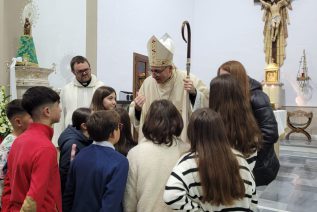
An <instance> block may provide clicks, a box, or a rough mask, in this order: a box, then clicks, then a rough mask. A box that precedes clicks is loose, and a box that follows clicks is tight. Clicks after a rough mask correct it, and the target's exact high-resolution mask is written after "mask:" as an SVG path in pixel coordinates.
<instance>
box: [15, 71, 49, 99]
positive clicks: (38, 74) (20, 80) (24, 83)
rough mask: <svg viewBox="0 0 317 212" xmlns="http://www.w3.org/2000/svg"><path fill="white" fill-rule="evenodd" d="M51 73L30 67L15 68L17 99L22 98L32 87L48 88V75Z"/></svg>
mask: <svg viewBox="0 0 317 212" xmlns="http://www.w3.org/2000/svg"><path fill="white" fill-rule="evenodd" d="M52 72H53V70H52V69H47V68H39V67H31V66H16V67H15V74H16V86H17V97H18V98H22V95H23V94H24V92H25V91H26V90H27V89H29V88H31V87H34V86H45V87H50V85H49V82H48V75H50V74H51V73H52Z"/></svg>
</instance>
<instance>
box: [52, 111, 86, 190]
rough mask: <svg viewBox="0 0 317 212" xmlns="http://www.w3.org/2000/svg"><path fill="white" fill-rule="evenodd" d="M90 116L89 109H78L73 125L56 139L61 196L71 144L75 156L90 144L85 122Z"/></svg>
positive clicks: (73, 118) (74, 115)
mask: <svg viewBox="0 0 317 212" xmlns="http://www.w3.org/2000/svg"><path fill="white" fill-rule="evenodd" d="M90 114H91V110H90V109H89V108H84V107H81V108H78V109H77V110H75V111H74V113H73V115H72V123H73V125H69V126H68V127H67V128H66V129H65V130H64V131H63V132H62V134H61V136H60V137H59V139H58V146H59V150H60V156H59V173H60V175H61V189H62V195H63V193H64V190H65V185H66V179H67V173H68V170H69V165H70V161H71V151H72V146H73V144H75V145H76V155H77V154H78V153H79V151H80V150H81V149H82V148H84V147H87V146H88V145H90V144H91V143H92V140H90V139H89V134H88V131H87V126H86V122H87V120H88V118H89V116H90Z"/></svg>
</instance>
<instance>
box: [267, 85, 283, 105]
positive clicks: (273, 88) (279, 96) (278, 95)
mask: <svg viewBox="0 0 317 212" xmlns="http://www.w3.org/2000/svg"><path fill="white" fill-rule="evenodd" d="M262 85H263V91H264V92H265V93H266V94H267V95H268V96H269V98H270V102H271V103H272V104H274V105H275V109H280V108H282V107H283V106H284V105H285V89H284V88H283V85H284V84H283V83H267V82H264V83H262Z"/></svg>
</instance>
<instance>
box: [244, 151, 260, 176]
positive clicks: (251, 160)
mask: <svg viewBox="0 0 317 212" xmlns="http://www.w3.org/2000/svg"><path fill="white" fill-rule="evenodd" d="M257 158H258V152H257V151H255V152H254V153H253V154H252V155H250V156H249V157H248V158H246V160H247V162H248V164H249V167H250V170H251V171H253V169H254V166H255V162H256V159H257Z"/></svg>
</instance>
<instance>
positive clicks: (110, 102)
mask: <svg viewBox="0 0 317 212" xmlns="http://www.w3.org/2000/svg"><path fill="white" fill-rule="evenodd" d="M116 105H117V100H116V91H115V90H114V89H113V88H111V87H108V86H101V87H99V88H97V90H96V91H95V93H94V95H93V97H92V100H91V105H90V108H91V109H92V110H93V111H98V110H112V109H114V108H116Z"/></svg>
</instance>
